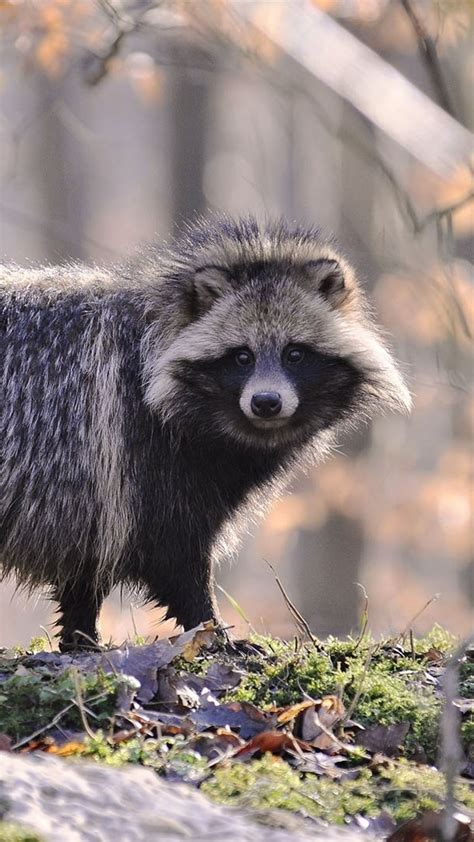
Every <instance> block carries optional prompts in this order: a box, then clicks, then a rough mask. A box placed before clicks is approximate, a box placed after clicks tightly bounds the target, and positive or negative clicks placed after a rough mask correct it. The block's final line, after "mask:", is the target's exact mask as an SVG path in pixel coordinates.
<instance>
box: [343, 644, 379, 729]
mask: <svg viewBox="0 0 474 842" xmlns="http://www.w3.org/2000/svg"><path fill="white" fill-rule="evenodd" d="M376 649H377V644H376V645H375V646H372V647H371V648H370V649H369V651H368V653H367V658H366V659H365V664H364V671H363V673H362V676H361V679H360V682H359V686H358V688H357V690H356V692H355V695H354V698H353V699H352V702H351V703H350V705H349V707H348V709H347V712H346V715H345V716H344V719H343V720H342V723H341V724H344V722H347V721H348V720H349V719H352V716H353V713H354V711H355V709H356V707H357V705H358V703H359V699H360V697H361V696H362V691H363V689H364V685H365V679H366V677H367V675H368V673H369V667H370V664H371V663H372V658H373V657H374V654H375V650H376Z"/></svg>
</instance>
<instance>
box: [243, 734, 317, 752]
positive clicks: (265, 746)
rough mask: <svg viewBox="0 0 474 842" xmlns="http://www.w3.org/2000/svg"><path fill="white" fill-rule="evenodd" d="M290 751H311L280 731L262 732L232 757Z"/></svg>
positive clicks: (300, 741) (299, 741)
mask: <svg viewBox="0 0 474 842" xmlns="http://www.w3.org/2000/svg"><path fill="white" fill-rule="evenodd" d="M287 749H290V750H293V751H295V750H296V751H298V750H300V751H311V746H310V745H308V743H304V742H303V741H302V740H298V739H297V738H296V737H293V736H292V735H291V734H285V733H283V732H282V731H263V732H262V733H260V734H256V735H255V737H252V739H251V740H249V742H248V743H246V745H244V746H242V748H240V749H239V750H238V751H237V752H236V753H235V755H234V757H242V756H243V755H253V754H256V753H257V752H261V753H262V754H263V753H265V752H270V753H271V754H281V753H282V752H283V751H285V750H287Z"/></svg>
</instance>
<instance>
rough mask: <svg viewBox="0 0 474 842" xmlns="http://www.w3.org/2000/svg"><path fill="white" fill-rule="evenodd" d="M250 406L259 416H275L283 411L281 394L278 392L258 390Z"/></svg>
mask: <svg viewBox="0 0 474 842" xmlns="http://www.w3.org/2000/svg"><path fill="white" fill-rule="evenodd" d="M250 406H251V407H252V412H253V414H254V415H258V417H259V418H274V417H275V415H278V413H279V412H280V411H281V407H282V403H281V396H280V395H279V394H278V392H257V393H256V394H255V395H253V396H252V400H251V401H250Z"/></svg>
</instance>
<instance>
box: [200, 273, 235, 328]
mask: <svg viewBox="0 0 474 842" xmlns="http://www.w3.org/2000/svg"><path fill="white" fill-rule="evenodd" d="M230 289H231V283H230V273H229V271H228V270H227V269H224V268H223V267H221V266H214V265H209V266H201V267H200V268H199V269H196V270H195V272H194V277H193V284H192V290H191V311H192V315H193V317H194V318H199V316H203V315H204V313H207V311H208V310H210V309H211V307H212V305H213V304H214V303H215V301H217V300H218V299H219V298H220V297H221V296H222V295H224V294H225V293H226V292H228V291H229V290H230Z"/></svg>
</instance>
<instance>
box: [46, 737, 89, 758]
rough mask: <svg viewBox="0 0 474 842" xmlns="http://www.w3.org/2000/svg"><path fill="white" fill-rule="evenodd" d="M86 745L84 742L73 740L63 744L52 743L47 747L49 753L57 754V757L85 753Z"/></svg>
mask: <svg viewBox="0 0 474 842" xmlns="http://www.w3.org/2000/svg"><path fill="white" fill-rule="evenodd" d="M85 749H86V747H85V745H84V743H80V742H77V741H76V740H71V742H69V743H64V745H62V746H57V745H52V746H49V748H47V749H46V752H47V753H48V754H55V755H56V756H57V757H72V756H73V755H75V754H83V752H84V751H85Z"/></svg>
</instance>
